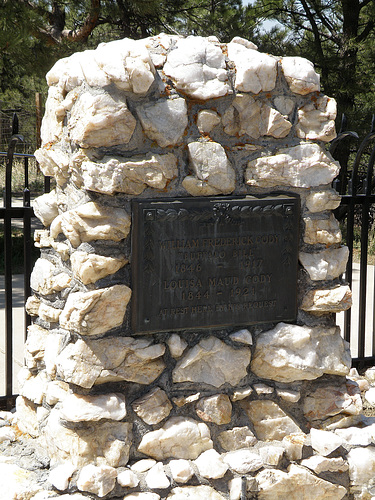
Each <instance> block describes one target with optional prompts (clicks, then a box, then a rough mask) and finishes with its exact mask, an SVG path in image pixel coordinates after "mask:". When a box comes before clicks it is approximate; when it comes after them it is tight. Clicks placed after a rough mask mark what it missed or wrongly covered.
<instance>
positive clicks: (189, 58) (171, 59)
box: [163, 36, 230, 100]
mask: <svg viewBox="0 0 375 500" xmlns="http://www.w3.org/2000/svg"><path fill="white" fill-rule="evenodd" d="M163 70H164V73H165V74H166V75H167V76H169V77H170V78H171V79H172V80H173V81H174V83H175V85H176V88H177V89H178V90H180V91H182V92H184V93H186V94H187V95H188V96H190V97H192V98H195V99H201V100H207V99H213V98H216V97H221V96H224V95H226V94H228V93H229V90H230V87H229V85H228V83H227V80H228V77H227V72H226V70H225V57H224V54H223V52H222V50H221V48H220V46H219V44H218V43H212V42H210V41H209V40H208V39H207V38H203V37H198V36H194V37H192V36H189V37H187V38H181V39H179V40H178V41H177V44H176V48H175V49H174V50H172V51H171V52H169V54H168V56H167V62H166V63H165V65H164V68H163Z"/></svg>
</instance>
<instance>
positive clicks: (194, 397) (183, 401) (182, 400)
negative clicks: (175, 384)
mask: <svg viewBox="0 0 375 500" xmlns="http://www.w3.org/2000/svg"><path fill="white" fill-rule="evenodd" d="M200 397H201V393H200V392H197V393H196V394H191V395H190V396H181V397H178V398H172V400H173V402H174V404H175V405H176V406H177V407H178V408H182V407H183V406H185V405H188V404H190V403H194V401H198V399H199V398H200Z"/></svg>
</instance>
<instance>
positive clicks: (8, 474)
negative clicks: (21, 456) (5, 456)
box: [0, 463, 43, 500]
mask: <svg viewBox="0 0 375 500" xmlns="http://www.w3.org/2000/svg"><path fill="white" fill-rule="evenodd" d="M0 484H1V491H0V498H1V499H2V500H24V499H25V500H29V499H31V498H32V497H33V496H34V495H36V494H37V493H38V492H40V490H41V489H42V488H43V487H42V485H41V484H40V483H39V482H38V481H37V478H36V477H35V474H34V473H33V472H32V471H29V470H26V469H23V468H21V467H19V466H18V465H16V464H9V463H2V464H0Z"/></svg>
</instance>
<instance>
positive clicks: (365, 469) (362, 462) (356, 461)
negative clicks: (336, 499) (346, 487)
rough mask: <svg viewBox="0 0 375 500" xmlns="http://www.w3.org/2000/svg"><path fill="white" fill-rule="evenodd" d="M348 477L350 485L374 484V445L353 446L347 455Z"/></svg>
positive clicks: (364, 485) (363, 485)
mask: <svg viewBox="0 0 375 500" xmlns="http://www.w3.org/2000/svg"><path fill="white" fill-rule="evenodd" d="M347 460H348V463H349V477H350V482H351V484H352V485H358V486H361V487H366V486H367V485H371V486H373V485H374V474H375V447H374V446H368V447H367V448H353V449H352V450H350V451H349V453H348V455H347Z"/></svg>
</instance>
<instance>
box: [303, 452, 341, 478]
mask: <svg viewBox="0 0 375 500" xmlns="http://www.w3.org/2000/svg"><path fill="white" fill-rule="evenodd" d="M301 465H302V466H303V467H307V468H308V469H310V470H312V471H313V472H315V474H321V473H322V472H345V471H347V470H348V468H349V466H348V464H347V463H346V462H345V461H344V459H343V458H342V457H338V458H326V457H321V456H319V455H313V456H312V457H310V458H306V459H305V460H302V462H301Z"/></svg>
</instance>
